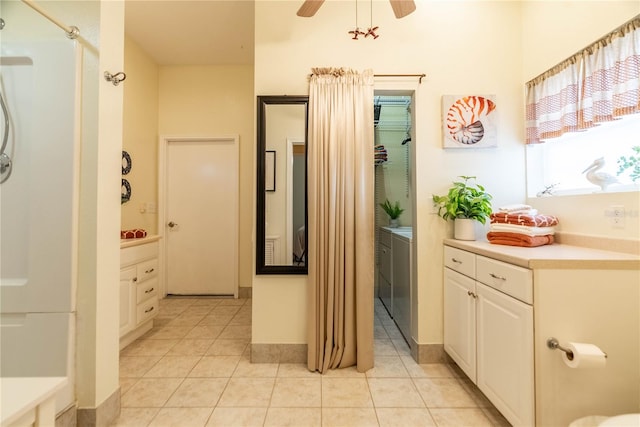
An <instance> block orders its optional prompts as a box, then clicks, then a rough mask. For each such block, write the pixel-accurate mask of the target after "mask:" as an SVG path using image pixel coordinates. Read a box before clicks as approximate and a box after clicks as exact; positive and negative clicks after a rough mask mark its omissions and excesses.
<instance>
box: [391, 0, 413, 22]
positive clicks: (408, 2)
mask: <svg viewBox="0 0 640 427" xmlns="http://www.w3.org/2000/svg"><path fill="white" fill-rule="evenodd" d="M389 2H390V3H391V8H392V9H393V13H394V14H395V15H396V18H398V19H400V18H404V17H405V16H407V15H409V14H410V13H411V12H413V11H414V10H416V4H415V2H414V1H413V0H389Z"/></svg>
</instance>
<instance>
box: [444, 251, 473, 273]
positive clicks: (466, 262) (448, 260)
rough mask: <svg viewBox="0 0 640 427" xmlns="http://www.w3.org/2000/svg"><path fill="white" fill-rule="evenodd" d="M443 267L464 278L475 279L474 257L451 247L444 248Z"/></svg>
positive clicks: (469, 253)
mask: <svg viewBox="0 0 640 427" xmlns="http://www.w3.org/2000/svg"><path fill="white" fill-rule="evenodd" d="M444 265H445V267H449V268H450V269H452V270H455V271H457V272H458V273H462V274H464V275H465V276H469V277H475V274H476V255H475V254H472V253H471V252H467V251H463V250H460V249H458V248H452V247H451V246H445V247H444Z"/></svg>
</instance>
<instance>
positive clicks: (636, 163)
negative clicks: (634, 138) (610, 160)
mask: <svg viewBox="0 0 640 427" xmlns="http://www.w3.org/2000/svg"><path fill="white" fill-rule="evenodd" d="M631 150H633V151H634V153H635V155H631V156H629V157H626V156H620V158H619V159H618V176H620V175H622V174H623V173H625V172H626V170H627V169H629V177H630V178H631V181H633V182H636V181H637V180H638V179H640V145H635V146H633V147H631Z"/></svg>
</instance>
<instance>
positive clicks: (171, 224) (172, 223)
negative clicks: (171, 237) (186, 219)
mask: <svg viewBox="0 0 640 427" xmlns="http://www.w3.org/2000/svg"><path fill="white" fill-rule="evenodd" d="M167 225H168V226H169V228H173V227H175V226H176V225H178V224H176V223H175V222H173V221H169V223H168V224H167Z"/></svg>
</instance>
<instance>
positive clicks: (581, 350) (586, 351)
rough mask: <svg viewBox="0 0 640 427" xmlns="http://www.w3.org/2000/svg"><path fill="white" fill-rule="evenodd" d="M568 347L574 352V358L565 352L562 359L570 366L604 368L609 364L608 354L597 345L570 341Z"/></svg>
mask: <svg viewBox="0 0 640 427" xmlns="http://www.w3.org/2000/svg"><path fill="white" fill-rule="evenodd" d="M566 347H567V349H568V350H571V352H572V353H573V358H571V359H570V358H569V356H568V355H567V353H563V354H562V360H563V361H564V363H565V364H566V365H567V366H568V367H570V368H579V369H582V368H604V367H605V365H606V364H607V355H606V354H604V352H603V351H602V350H600V348H599V347H598V346H597V345H594V344H588V343H581V342H570V343H567V345H566Z"/></svg>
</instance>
